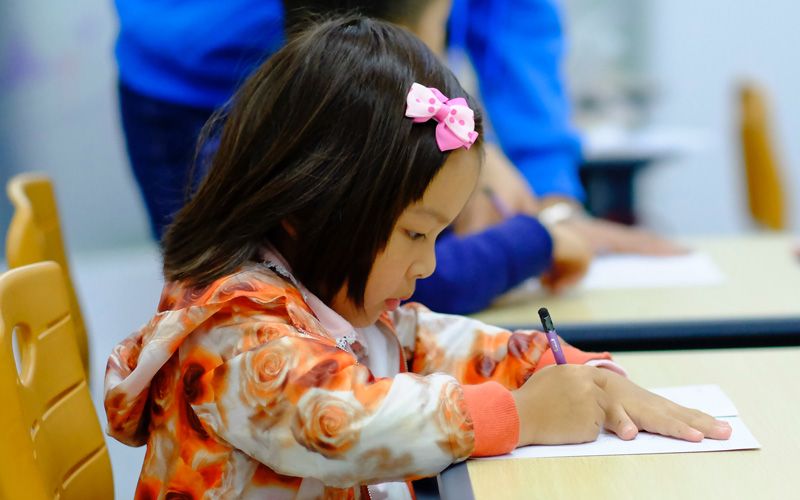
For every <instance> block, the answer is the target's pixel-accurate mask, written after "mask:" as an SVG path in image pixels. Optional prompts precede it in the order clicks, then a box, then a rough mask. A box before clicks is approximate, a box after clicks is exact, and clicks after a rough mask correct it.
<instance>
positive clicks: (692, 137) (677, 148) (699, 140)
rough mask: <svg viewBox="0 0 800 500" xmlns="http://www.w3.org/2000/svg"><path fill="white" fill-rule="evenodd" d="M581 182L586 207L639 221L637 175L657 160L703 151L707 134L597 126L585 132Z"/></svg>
mask: <svg viewBox="0 0 800 500" xmlns="http://www.w3.org/2000/svg"><path fill="white" fill-rule="evenodd" d="M582 135H583V157H584V159H583V163H582V164H581V167H580V171H579V173H580V177H581V183H582V184H583V187H584V189H585V191H586V200H585V203H584V204H585V206H586V209H587V210H588V211H589V212H590V213H592V214H594V215H596V216H598V217H602V218H604V219H609V220H613V221H615V222H621V223H623V224H634V223H635V222H636V219H637V217H636V210H635V207H636V186H635V181H636V176H637V174H638V173H639V172H640V171H641V170H643V169H645V168H647V167H649V166H651V165H653V164H656V163H660V162H663V161H665V160H670V159H673V158H676V157H678V156H683V155H686V154H690V153H692V152H694V151H697V150H700V149H701V148H702V145H703V144H704V142H705V139H704V137H703V135H704V134H702V133H700V132H699V131H696V130H685V129H642V130H627V129H623V128H617V127H596V128H589V129H587V130H583V131H582Z"/></svg>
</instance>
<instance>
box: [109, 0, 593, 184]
mask: <svg viewBox="0 0 800 500" xmlns="http://www.w3.org/2000/svg"><path fill="white" fill-rule="evenodd" d="M116 5H117V11H118V13H119V19H120V33H119V38H118V40H117V47H116V55H117V60H118V63H119V72H120V79H121V80H122V82H124V83H125V84H126V85H128V86H130V87H131V88H132V89H134V90H136V91H138V92H140V93H143V94H145V95H147V96H151V97H154V98H157V99H163V100H166V101H169V102H175V103H180V104H185V105H189V106H196V107H201V108H216V107H218V106H220V105H221V104H223V103H224V102H225V101H227V100H228V99H229V98H230V96H231V95H232V94H233V92H234V89H235V88H236V87H237V86H238V85H239V84H240V83H241V82H242V81H243V80H244V78H245V77H246V76H247V75H248V74H249V73H250V71H252V69H253V68H255V66H257V65H258V64H259V62H261V61H262V60H263V59H264V58H265V57H267V56H268V55H270V54H271V53H273V52H275V51H276V50H277V49H278V48H279V47H280V46H281V45H282V44H283V42H284V34H283V3H282V2H281V1H280V0H222V1H221V0H116ZM449 24H450V25H449V30H450V39H451V43H452V44H454V45H456V46H458V47H462V48H464V49H465V50H466V51H467V53H468V54H469V56H470V58H471V60H472V64H473V66H474V67H475V70H476V72H477V74H478V79H479V82H480V91H481V98H482V101H483V104H484V106H485V107H486V110H487V112H488V115H489V117H490V118H491V120H492V126H493V128H494V131H495V134H496V137H497V140H498V141H499V142H500V145H501V147H502V148H503V151H504V152H505V153H506V155H508V157H509V158H510V159H511V161H512V162H513V163H514V165H516V166H517V168H519V170H520V171H521V172H522V174H523V175H524V177H525V178H526V179H527V180H528V182H529V183H530V185H531V187H532V188H533V190H534V191H535V192H536V193H537V194H539V195H540V196H543V195H547V194H562V195H566V196H570V197H573V198H577V199H582V198H583V196H584V193H583V190H582V188H581V184H580V179H579V178H578V165H579V163H580V161H581V148H580V141H579V139H578V135H577V134H576V133H575V131H574V130H573V129H572V128H571V126H570V124H569V112H570V111H569V106H568V100H567V97H566V94H565V89H564V85H563V81H562V78H561V75H560V63H561V60H562V56H563V52H564V36H563V30H562V25H561V19H560V12H559V6H558V5H557V4H556V0H454V1H453V7H452V11H451V16H450V23H449Z"/></svg>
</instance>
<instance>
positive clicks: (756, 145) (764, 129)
mask: <svg viewBox="0 0 800 500" xmlns="http://www.w3.org/2000/svg"><path fill="white" fill-rule="evenodd" d="M739 108H740V110H739V111H740V117H739V118H740V124H739V125H740V134H741V142H742V155H743V158H744V170H745V175H746V179H747V200H748V204H749V206H750V214H751V215H752V216H753V219H755V220H756V221H757V222H758V223H759V224H761V225H762V226H764V227H766V228H769V229H775V230H780V229H784V228H785V227H786V224H787V223H786V214H785V203H784V192H783V188H782V186H781V173H780V165H779V163H778V159H777V155H776V153H775V150H774V147H773V144H772V140H771V136H770V123H769V122H770V119H769V112H768V110H767V103H766V98H765V97H764V93H763V91H762V90H761V89H760V88H759V87H758V86H756V85H754V84H751V83H744V84H742V85H741V86H740V88H739Z"/></svg>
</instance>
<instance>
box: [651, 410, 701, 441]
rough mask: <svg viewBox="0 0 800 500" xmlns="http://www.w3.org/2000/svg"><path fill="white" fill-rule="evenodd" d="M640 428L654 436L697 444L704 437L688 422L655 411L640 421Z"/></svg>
mask: <svg viewBox="0 0 800 500" xmlns="http://www.w3.org/2000/svg"><path fill="white" fill-rule="evenodd" d="M639 428H640V429H642V430H645V431H647V432H652V433H653V434H661V435H662V436H669V437H674V438H677V439H682V440H684V441H692V442H695V443H696V442H700V441H702V440H703V437H704V435H703V433H702V432H700V431H699V430H697V429H695V428H694V427H692V426H690V425H689V424H687V423H686V422H684V421H682V420H680V419H678V418H675V417H672V416H670V415H666V414H663V413H659V412H658V411H653V410H650V414H649V415H647V416H645V417H643V418H641V419H640V422H639Z"/></svg>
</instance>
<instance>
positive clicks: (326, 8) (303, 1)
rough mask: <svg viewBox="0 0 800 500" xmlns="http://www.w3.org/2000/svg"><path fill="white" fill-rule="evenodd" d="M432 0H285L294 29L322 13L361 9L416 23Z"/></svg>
mask: <svg viewBox="0 0 800 500" xmlns="http://www.w3.org/2000/svg"><path fill="white" fill-rule="evenodd" d="M430 2H431V0H284V1H283V8H284V24H285V26H286V29H287V30H288V31H289V32H294V31H295V30H297V29H298V28H299V27H300V26H302V25H303V24H304V23H306V22H308V21H309V20H310V19H313V18H314V17H315V16H318V15H330V14H345V13H357V14H360V15H364V16H369V17H374V18H378V19H384V20H386V21H390V22H393V23H398V24H402V25H405V26H416V25H417V24H418V23H419V20H420V16H421V15H422V13H423V12H424V11H425V7H427V6H428V5H429V4H430Z"/></svg>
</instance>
